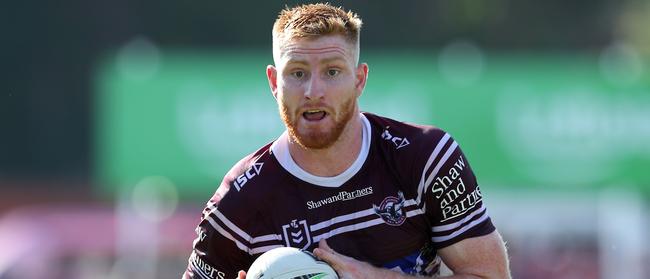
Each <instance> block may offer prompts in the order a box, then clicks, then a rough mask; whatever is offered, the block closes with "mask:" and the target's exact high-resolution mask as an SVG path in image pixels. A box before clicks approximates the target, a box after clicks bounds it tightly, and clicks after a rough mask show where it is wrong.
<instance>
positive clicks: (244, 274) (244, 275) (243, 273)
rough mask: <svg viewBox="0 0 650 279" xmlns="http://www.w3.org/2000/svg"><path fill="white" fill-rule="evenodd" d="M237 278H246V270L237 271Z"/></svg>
mask: <svg viewBox="0 0 650 279" xmlns="http://www.w3.org/2000/svg"><path fill="white" fill-rule="evenodd" d="M237 279H246V271H243V270H240V271H239V273H237Z"/></svg>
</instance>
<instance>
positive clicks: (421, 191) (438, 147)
mask: <svg viewBox="0 0 650 279" xmlns="http://www.w3.org/2000/svg"><path fill="white" fill-rule="evenodd" d="M450 137H451V136H450V135H449V134H448V133H445V135H444V136H443V137H442V139H440V141H439V142H438V145H436V148H434V149H433V152H431V156H429V160H428V161H427V164H426V165H425V166H424V169H422V177H421V178H420V184H419V185H418V197H417V199H416V202H417V203H418V204H420V201H422V196H423V195H424V193H425V192H426V191H425V190H424V178H425V177H426V175H427V170H429V167H431V164H433V160H434V159H436V157H438V154H439V153H440V150H441V149H442V147H444V146H445V144H446V143H447V141H449V138H450Z"/></svg>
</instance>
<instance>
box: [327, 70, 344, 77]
mask: <svg viewBox="0 0 650 279" xmlns="http://www.w3.org/2000/svg"><path fill="white" fill-rule="evenodd" d="M340 72H341V71H339V70H336V69H329V70H327V75H328V76H330V77H334V76H336V75H338V74H339V73H340Z"/></svg>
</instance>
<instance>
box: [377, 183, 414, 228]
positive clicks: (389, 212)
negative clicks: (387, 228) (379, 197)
mask: <svg viewBox="0 0 650 279" xmlns="http://www.w3.org/2000/svg"><path fill="white" fill-rule="evenodd" d="M404 201H405V199H404V193H402V192H401V191H400V192H399V193H397V197H392V196H390V197H386V198H385V199H384V200H383V201H382V202H381V204H380V205H379V206H376V205H374V204H373V205H372V207H373V208H374V209H375V214H377V215H379V217H381V219H383V220H384V222H385V223H386V224H388V225H391V226H399V225H402V224H403V223H404V220H406V214H405V213H404Z"/></svg>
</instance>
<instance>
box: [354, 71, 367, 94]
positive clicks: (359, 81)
mask: <svg viewBox="0 0 650 279" xmlns="http://www.w3.org/2000/svg"><path fill="white" fill-rule="evenodd" d="M355 79H356V83H355V84H354V87H355V88H356V89H357V97H359V96H361V93H363V89H364V88H365V87H366V81H368V64H366V63H361V64H359V66H357V69H356V72H355Z"/></svg>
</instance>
